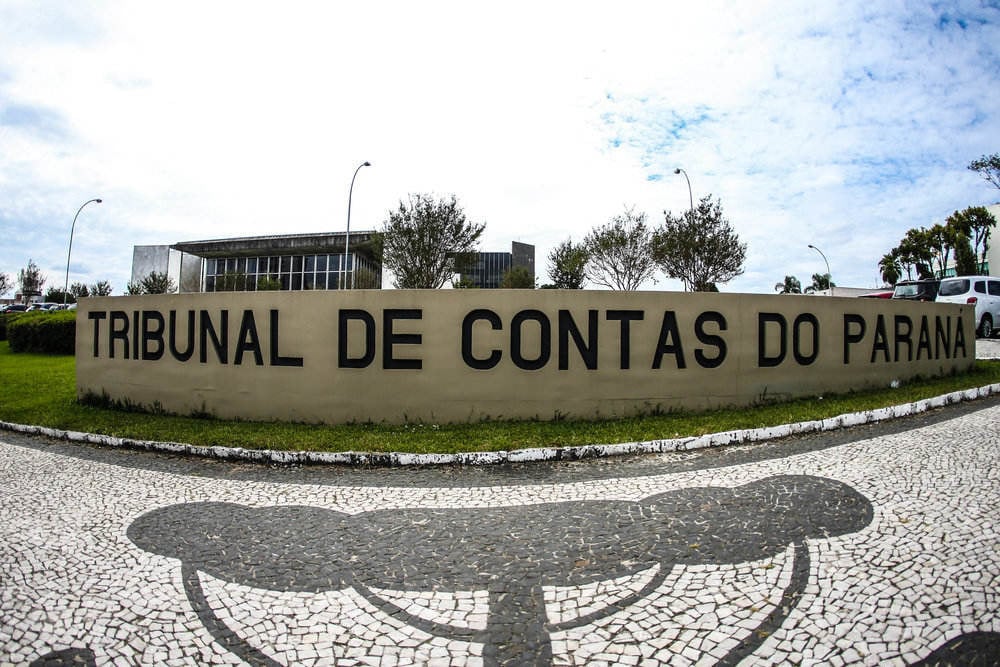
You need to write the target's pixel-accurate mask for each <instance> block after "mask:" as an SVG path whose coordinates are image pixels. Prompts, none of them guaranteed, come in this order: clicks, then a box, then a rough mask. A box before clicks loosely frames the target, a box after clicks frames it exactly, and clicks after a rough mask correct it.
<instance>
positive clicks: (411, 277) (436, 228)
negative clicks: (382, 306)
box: [376, 194, 486, 289]
mask: <svg viewBox="0 0 1000 667" xmlns="http://www.w3.org/2000/svg"><path fill="white" fill-rule="evenodd" d="M485 229H486V225H485V223H484V224H476V223H473V222H471V221H469V220H468V219H467V218H466V216H465V212H464V211H463V210H462V207H461V206H459V204H458V200H457V199H456V198H455V196H454V195H452V197H451V198H450V199H440V200H437V199H435V198H433V197H432V196H430V195H423V194H411V195H410V196H409V201H408V202H404V201H402V200H401V201H400V202H399V207H398V208H397V209H396V210H395V211H390V212H389V216H388V218H386V220H385V222H384V223H383V226H382V231H381V233H380V234H379V235H378V238H377V246H376V247H377V248H378V250H379V251H380V253H381V255H382V261H383V263H384V264H385V266H386V268H388V269H389V270H390V271H391V272H392V274H393V276H394V277H395V282H394V283H393V284H394V285H395V286H396V287H397V288H399V289H438V288H440V287H441V286H442V285H444V284H445V282H446V281H448V280H449V279H450V278H451V277H452V276H453V275H454V274H455V273H456V266H457V261H456V257H457V256H461V255H464V254H467V253H471V252H474V251H475V250H476V249H477V248H478V245H479V239H480V237H481V236H482V235H483V231H485Z"/></svg>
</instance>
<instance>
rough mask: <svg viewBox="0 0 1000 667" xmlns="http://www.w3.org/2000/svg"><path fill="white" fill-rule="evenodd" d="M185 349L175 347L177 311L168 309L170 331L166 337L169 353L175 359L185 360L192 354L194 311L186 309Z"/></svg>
mask: <svg viewBox="0 0 1000 667" xmlns="http://www.w3.org/2000/svg"><path fill="white" fill-rule="evenodd" d="M187 316H188V320H187V349H186V350H184V351H183V352H182V351H181V350H179V349H178V348H177V311H176V310H171V311H170V331H169V333H168V334H167V339H168V340H169V341H170V354H171V355H173V357H174V359H176V360H177V361H187V360H188V359H190V358H191V355H193V354H194V311H193V310H189V311H187Z"/></svg>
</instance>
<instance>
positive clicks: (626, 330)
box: [606, 310, 646, 370]
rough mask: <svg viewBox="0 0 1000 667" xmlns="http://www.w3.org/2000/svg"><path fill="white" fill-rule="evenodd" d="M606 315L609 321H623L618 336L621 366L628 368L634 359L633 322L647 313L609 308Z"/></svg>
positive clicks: (624, 368) (623, 368)
mask: <svg viewBox="0 0 1000 667" xmlns="http://www.w3.org/2000/svg"><path fill="white" fill-rule="evenodd" d="M606 317H607V318H608V321H609V322H621V333H620V334H619V337H618V349H619V351H620V361H619V368H621V369H622V370H627V369H628V368H629V367H630V366H631V359H632V330H631V324H632V322H634V321H639V320H642V319H643V318H645V317H646V313H644V312H643V311H641V310H609V311H608V314H607V315H606Z"/></svg>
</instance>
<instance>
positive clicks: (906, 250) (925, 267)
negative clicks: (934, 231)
mask: <svg viewBox="0 0 1000 667" xmlns="http://www.w3.org/2000/svg"><path fill="white" fill-rule="evenodd" d="M895 252H896V257H897V258H898V259H899V263H900V266H902V267H903V268H904V269H906V279H907V280H912V279H913V272H914V270H915V271H916V273H917V277H924V276H928V275H930V274H931V271H930V268H929V267H930V265H931V261H932V259H933V257H934V254H933V253H932V252H931V240H930V234H929V233H928V231H927V230H926V229H924V228H922V227H921V228H920V229H910V230H907V232H906V235H905V236H903V238H902V240H901V241H900V242H899V245H898V246H897V247H896V250H895Z"/></svg>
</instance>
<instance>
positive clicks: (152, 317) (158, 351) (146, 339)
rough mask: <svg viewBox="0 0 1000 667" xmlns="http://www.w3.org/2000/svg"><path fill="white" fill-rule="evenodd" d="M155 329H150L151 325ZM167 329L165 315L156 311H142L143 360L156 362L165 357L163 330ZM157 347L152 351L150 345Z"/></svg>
mask: <svg viewBox="0 0 1000 667" xmlns="http://www.w3.org/2000/svg"><path fill="white" fill-rule="evenodd" d="M151 323H152V324H153V325H154V326H153V328H150V324H151ZM165 328H166V323H165V322H164V319H163V315H161V314H160V313H159V311H156V310H144V311H142V358H143V359H144V360H146V361H156V360H158V359H160V358H162V357H163V348H164V344H163V330H164V329H165ZM154 343H155V345H156V347H155V348H154V349H150V344H154Z"/></svg>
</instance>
